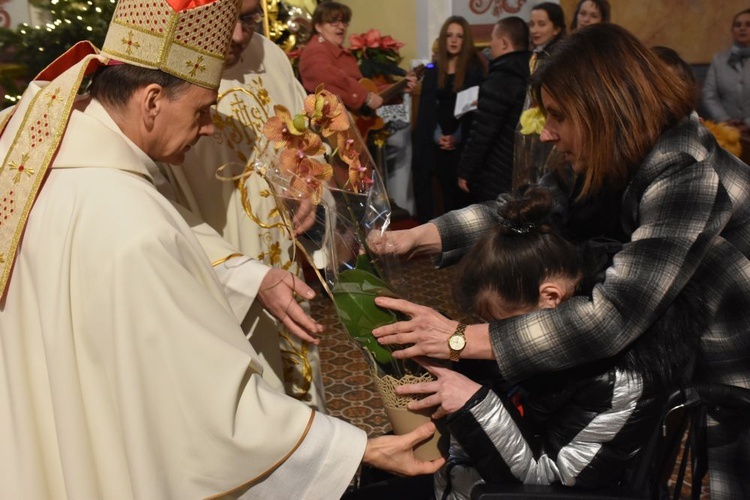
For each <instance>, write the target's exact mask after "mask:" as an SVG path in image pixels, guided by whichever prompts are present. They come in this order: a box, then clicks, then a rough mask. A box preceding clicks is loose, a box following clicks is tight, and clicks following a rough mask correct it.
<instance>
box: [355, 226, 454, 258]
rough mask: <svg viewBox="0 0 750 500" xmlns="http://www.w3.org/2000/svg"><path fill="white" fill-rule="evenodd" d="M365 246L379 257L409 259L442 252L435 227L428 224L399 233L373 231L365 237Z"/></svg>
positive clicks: (438, 234)
mask: <svg viewBox="0 0 750 500" xmlns="http://www.w3.org/2000/svg"><path fill="white" fill-rule="evenodd" d="M367 244H368V245H369V247H370V249H371V250H372V251H373V252H375V253H377V254H379V255H406V256H407V257H409V258H411V257H413V256H415V255H418V254H434V253H440V251H441V250H442V243H441V241H440V233H439V232H438V230H437V226H436V225H435V224H432V223H429V222H428V223H427V224H422V225H421V226H417V227H413V228H411V229H404V230H401V231H385V232H384V233H380V232H377V231H373V232H371V233H370V234H368V235H367Z"/></svg>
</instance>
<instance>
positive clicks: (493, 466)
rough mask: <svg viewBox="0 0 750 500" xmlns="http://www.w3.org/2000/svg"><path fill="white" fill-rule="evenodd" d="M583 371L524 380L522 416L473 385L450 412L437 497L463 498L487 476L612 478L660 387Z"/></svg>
mask: <svg viewBox="0 0 750 500" xmlns="http://www.w3.org/2000/svg"><path fill="white" fill-rule="evenodd" d="M593 368H594V367H591V370H589V369H587V370H586V371H594V370H593ZM586 371H581V370H579V371H578V373H566V374H565V375H564V376H559V375H558V376H555V377H545V378H544V379H539V380H536V381H531V382H530V383H528V384H524V385H525V388H528V389H529V390H528V392H527V391H525V390H523V391H522V392H524V393H526V394H525V395H523V396H522V397H521V398H520V402H521V404H522V407H523V411H524V413H525V417H521V415H520V412H519V408H518V407H516V405H515V404H514V403H513V402H511V399H510V398H508V397H505V396H502V397H501V396H498V395H497V394H496V393H495V392H493V391H491V390H489V389H488V388H486V387H485V388H483V389H482V390H480V391H478V392H477V394H475V395H474V397H473V398H472V399H471V400H470V401H469V402H468V403H467V404H466V405H465V406H464V408H462V409H461V410H459V411H458V412H456V413H454V414H452V415H451V416H450V417H449V418H448V421H447V425H448V428H449V430H450V432H451V446H450V451H449V458H448V463H447V464H446V466H445V467H443V469H442V470H441V471H440V472H438V474H437V475H436V477H435V491H436V498H450V499H468V498H470V495H471V489H472V488H473V487H474V486H475V485H476V484H479V483H481V482H485V481H487V482H501V481H513V480H517V481H520V482H523V483H526V484H551V483H553V482H560V483H562V484H564V485H568V486H574V485H575V486H580V487H584V488H596V487H604V486H611V485H613V484H617V483H618V482H619V481H620V480H621V479H622V477H621V476H622V474H623V471H624V470H626V469H627V467H628V466H629V465H630V464H631V462H632V460H633V459H634V457H635V456H637V454H638V452H639V450H640V449H641V448H642V447H643V446H645V444H646V441H647V440H648V437H649V436H650V435H651V430H652V429H654V428H655V426H656V425H658V421H659V418H660V415H661V411H662V410H661V409H662V405H663V399H664V398H663V397H662V395H663V394H664V391H649V390H646V389H645V387H644V381H643V379H642V378H641V377H640V376H638V375H633V374H629V373H626V372H624V371H621V370H619V369H615V368H612V369H609V370H605V371H604V372H599V374H598V375H593V376H589V375H590V374H589V373H586ZM558 385H562V386H561V387H557V386H558ZM532 387H533V388H532ZM444 495H445V496H444Z"/></svg>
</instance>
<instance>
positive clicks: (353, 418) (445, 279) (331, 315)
mask: <svg viewBox="0 0 750 500" xmlns="http://www.w3.org/2000/svg"><path fill="white" fill-rule="evenodd" d="M404 273H405V276H406V281H407V282H409V283H411V285H412V286H411V290H406V291H405V294H408V295H409V298H410V299H411V300H413V301H414V302H417V303H419V304H424V305H427V306H431V307H434V308H436V309H439V310H442V311H446V312H448V314H449V315H451V317H454V318H457V319H458V318H459V315H458V313H456V312H455V310H454V309H453V307H452V306H451V304H450V300H449V298H450V287H449V286H446V283H450V282H451V281H452V276H453V275H454V273H455V268H447V269H438V270H436V269H435V268H434V267H433V265H432V263H431V261H430V260H429V259H424V258H421V259H414V260H412V261H410V263H409V264H408V265H406V266H404ZM316 292H317V298H316V299H315V300H314V301H313V303H312V312H313V316H314V317H315V318H316V319H317V320H318V321H320V322H321V323H322V324H323V325H324V326H325V328H326V333H325V334H324V336H323V338H322V340H321V345H320V357H321V362H322V365H323V382H324V384H325V388H326V404H327V405H328V411H329V413H330V414H331V415H334V416H336V417H341V418H343V419H344V420H347V421H348V422H351V423H352V424H354V425H356V426H357V427H359V428H361V429H364V430H365V431H366V432H367V433H368V435H370V436H377V435H380V434H383V433H385V432H388V431H390V430H391V428H390V424H389V423H388V420H387V418H386V417H385V412H384V411H383V404H382V402H381V400H380V396H379V395H378V393H377V391H376V389H375V385H374V383H373V382H372V378H371V376H370V374H369V371H368V366H367V362H366V361H365V359H364V357H363V354H362V352H361V351H360V350H359V348H358V346H357V345H356V344H355V343H354V342H353V341H352V340H351V339H350V338H349V336H348V335H347V334H346V332H345V331H344V329H343V328H342V327H341V325H340V324H339V321H338V318H337V316H336V311H335V309H334V307H333V304H332V303H331V301H330V300H328V299H327V297H326V296H325V294H324V293H323V292H322V291H321V290H320V289H318V290H316Z"/></svg>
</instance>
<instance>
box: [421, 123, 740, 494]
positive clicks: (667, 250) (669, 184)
mask: <svg viewBox="0 0 750 500" xmlns="http://www.w3.org/2000/svg"><path fill="white" fill-rule="evenodd" d="M504 200H505V198H504V197H503V196H501V197H500V198H498V200H497V201H494V202H488V203H485V204H482V205H473V206H471V207H468V208H466V209H463V210H460V211H455V212H452V213H449V214H446V215H444V216H442V217H440V218H437V219H435V220H433V221H432V222H433V223H435V224H436V225H437V227H438V230H439V232H440V236H441V239H442V246H443V253H442V255H441V256H440V260H439V265H447V264H449V263H452V262H454V261H455V260H457V259H459V258H460V257H461V256H462V255H463V253H464V252H465V251H466V250H468V248H470V246H471V245H472V244H473V243H474V242H475V241H476V240H477V239H478V237H479V236H480V235H481V234H482V233H483V232H484V231H485V230H486V229H488V228H489V227H491V226H492V225H494V224H496V223H497V222H498V220H499V216H498V214H497V208H498V206H499V205H500V204H502V203H503V202H504ZM619 209H620V210H619V213H620V215H619V216H620V225H621V227H622V229H623V230H624V232H625V234H626V235H627V236H629V240H627V241H626V242H625V244H624V246H623V249H622V250H621V251H620V252H619V253H617V254H616V255H615V256H614V259H613V263H612V265H611V267H609V268H608V269H607V271H606V275H605V279H604V281H603V282H602V283H600V284H598V285H596V286H595V288H594V290H593V293H592V295H591V297H574V298H572V299H570V300H568V301H566V302H565V303H563V304H561V305H560V306H559V307H557V308H555V309H544V310H540V311H537V312H533V313H531V314H527V315H524V316H517V317H514V318H509V319H506V320H500V321H496V322H494V323H491V324H490V337H491V342H492V346H493V350H494V353H495V357H496V360H497V363H498V366H499V368H500V372H501V373H502V375H503V376H504V377H505V379H506V380H522V379H525V378H527V377H530V376H533V375H536V374H539V373H544V372H551V371H557V370H561V369H565V368H568V367H571V366H577V365H580V364H582V363H586V362H590V361H594V360H597V359H602V358H605V357H609V356H612V355H614V354H616V353H618V352H620V351H621V350H622V349H623V348H624V347H625V346H627V345H628V344H629V343H630V342H632V341H633V340H634V339H636V338H638V336H640V335H641V334H642V333H643V332H644V331H645V330H646V329H647V328H648V327H649V326H650V325H651V324H653V323H654V321H655V320H656V319H657V318H658V317H659V316H660V315H661V314H663V312H664V311H665V309H666V308H667V307H668V306H669V304H671V303H672V301H674V299H675V297H676V296H677V295H678V294H679V293H680V291H681V290H682V289H683V288H684V287H685V285H686V284H687V283H688V282H690V281H692V282H693V285H694V286H696V287H698V289H700V290H702V291H703V294H704V296H705V299H706V301H707V304H706V305H707V310H708V318H707V325H708V327H707V329H706V331H705V332H704V333H703V335H702V336H701V342H700V347H699V352H698V360H697V366H696V369H697V372H696V379H698V380H699V381H711V382H721V383H724V384H733V385H739V386H742V387H750V259H749V257H750V167H748V166H747V165H745V164H744V163H742V162H741V161H740V160H739V159H737V158H736V157H734V156H733V155H731V154H730V153H728V152H726V151H725V150H723V149H722V148H720V147H719V146H718V145H717V144H716V141H715V140H714V138H713V136H712V135H711V133H710V132H709V131H708V130H706V129H705V128H704V127H703V126H702V125H701V124H700V122H699V119H698V117H697V115H695V114H693V115H692V116H690V117H689V118H686V119H685V120H683V121H682V122H681V123H680V124H679V125H677V126H676V127H674V128H672V129H669V130H667V131H665V132H664V133H663V134H662V136H661V137H660V138H659V140H658V141H657V143H656V145H655V146H654V148H653V150H652V151H651V152H650V153H649V154H648V156H647V157H646V158H645V159H644V161H643V163H642V165H641V166H640V167H639V168H638V170H637V172H636V173H635V174H634V176H633V178H632V179H631V181H630V182H629V184H628V186H627V187H626V189H625V191H624V193H623V195H622V199H621V204H620V207H619ZM745 447H746V448H747V446H745ZM743 454H744V455H743V456H744V459H748V456H750V453H748V450H745V451H744V452H743ZM738 474H740V472H739V471H738ZM744 476H747V474H746V472H745V473H744ZM727 481H732V480H731V479H728V480H727ZM744 481H748V479H747V478H746V477H745V479H744ZM714 486H715V485H714V479H713V471H712V488H711V492H712V497H713V496H714ZM716 486H717V487H718V484H717V485H716ZM748 494H750V491H748Z"/></svg>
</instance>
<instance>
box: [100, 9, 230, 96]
mask: <svg viewBox="0 0 750 500" xmlns="http://www.w3.org/2000/svg"><path fill="white" fill-rule="evenodd" d="M201 4H202V5H201ZM185 7H187V8H185ZM237 15H238V0H217V1H215V2H212V3H206V2H205V1H200V0H197V1H196V0H170V1H167V0H120V1H119V2H118V3H117V8H116V9H115V13H114V15H113V16H112V21H111V22H110V24H109V30H108V31H107V38H106V39H105V40H104V46H103V47H102V53H103V54H104V55H105V56H109V57H112V58H113V59H116V60H118V61H122V62H124V63H128V64H133V65H135V66H142V67H144V68H151V69H159V70H161V71H164V72H165V73H169V74H170V75H173V76H176V77H177V78H180V79H182V80H186V81H188V82H190V83H194V84H196V85H200V86H202V87H208V88H212V89H216V88H218V87H219V82H220V81H221V73H222V69H223V67H224V59H225V58H226V53H227V47H228V46H229V41H230V40H231V38H232V32H233V30H234V25H235V22H236V21H237Z"/></svg>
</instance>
